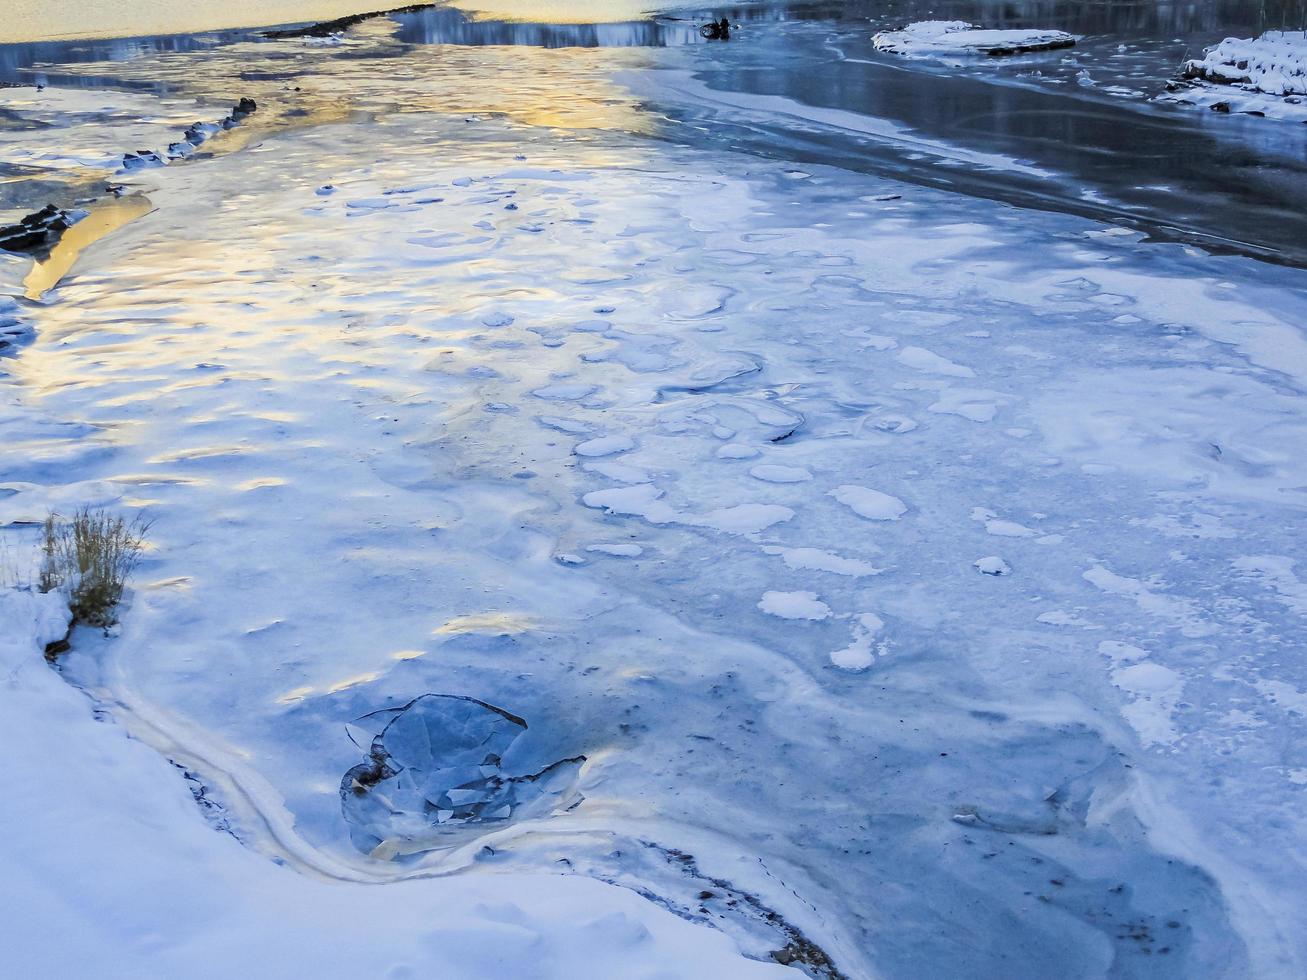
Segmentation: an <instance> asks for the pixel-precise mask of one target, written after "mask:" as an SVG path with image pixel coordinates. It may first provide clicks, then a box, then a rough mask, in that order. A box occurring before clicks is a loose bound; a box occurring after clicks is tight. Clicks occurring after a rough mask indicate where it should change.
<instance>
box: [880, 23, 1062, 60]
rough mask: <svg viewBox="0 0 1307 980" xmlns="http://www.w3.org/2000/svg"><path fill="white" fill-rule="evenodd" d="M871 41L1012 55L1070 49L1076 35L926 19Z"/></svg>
mask: <svg viewBox="0 0 1307 980" xmlns="http://www.w3.org/2000/svg"><path fill="white" fill-rule="evenodd" d="M871 43H872V44H874V45H875V46H876V50H878V51H884V52H886V53H887V54H906V55H937V54H951V55H958V54H983V55H1009V54H1025V53H1027V52H1030V51H1052V50H1054V49H1055V48H1069V47H1071V46H1072V45H1073V44H1075V43H1076V38H1075V35H1072V34H1068V33H1066V32H1065V31H1054V30H1038V29H1028V30H1015V31H986V30H981V29H979V28H977V27H976V26H975V25H973V24H968V23H967V22H966V21H964V20H923V21H917V22H916V23H914V24H909V25H908V26H907V27H905V28H903V29H902V30H901V31H881V32H880V33H878V34H876V35H874V36H873V37H872V39H871Z"/></svg>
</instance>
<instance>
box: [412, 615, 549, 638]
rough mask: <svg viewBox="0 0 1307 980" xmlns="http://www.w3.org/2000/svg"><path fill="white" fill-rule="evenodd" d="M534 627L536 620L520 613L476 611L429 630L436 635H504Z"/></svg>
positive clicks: (522, 631) (524, 631)
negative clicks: (473, 613)
mask: <svg viewBox="0 0 1307 980" xmlns="http://www.w3.org/2000/svg"><path fill="white" fill-rule="evenodd" d="M535 628H536V622H535V620H533V619H532V618H531V617H530V616H524V615H522V614H521V613H510V612H495V613H477V614H475V615H472V616H455V617H454V618H453V619H451V620H449V622H447V623H445V625H443V626H438V627H436V628H435V629H434V630H432V631H431V632H432V633H434V634H436V635H437V636H456V635H458V634H460V633H491V634H496V635H500V636H503V635H506V634H510V633H526V632H528V631H530V630H533V629H535Z"/></svg>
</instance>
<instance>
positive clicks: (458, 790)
mask: <svg viewBox="0 0 1307 980" xmlns="http://www.w3.org/2000/svg"><path fill="white" fill-rule="evenodd" d="M378 727H380V730H379V731H377V734H376V735H375V736H374V737H373V738H372V742H371V746H370V749H369V759H368V761H367V762H364V763H361V764H360V765H357V766H355V767H354V768H352V769H350V770H349V772H347V773H345V777H344V779H343V780H342V781H341V787H340V799H341V808H342V811H343V812H344V816H345V820H346V822H347V823H348V824H349V825H350V837H351V839H352V840H353V841H354V844H355V846H357V847H358V848H359V849H360V850H363V851H366V852H368V853H373V854H376V855H377V856H381V857H390V856H393V855H395V854H399V853H412V852H415V851H421V850H428V849H430V848H433V847H438V846H442V845H443V844H445V843H449V841H448V840H447V832H448V831H450V830H452V829H453V828H456V827H465V826H468V825H481V824H491V823H496V822H502V821H505V820H508V819H510V818H513V817H517V816H528V815H529V816H538V815H542V814H544V813H547V812H550V811H551V810H554V809H557V808H560V807H563V806H571V805H575V804H576V803H577V802H579V797H577V796H576V794H575V792H574V787H575V784H576V779H577V773H578V771H579V769H580V766H581V764H582V763H583V762H584V761H585V757H584V756H575V757H573V758H569V759H563V760H561V761H559V762H555V763H553V764H552V765H550V766H547V767H545V768H544V769H542V770H541V771H540V772H537V773H533V774H529V775H523V776H509V775H507V774H505V773H504V772H503V770H502V769H501V768H500V765H501V762H502V759H503V756H504V754H505V753H506V752H507V751H508V748H509V746H511V745H512V744H513V743H514V742H515V741H516V740H517V738H518V736H519V735H521V734H522V733H523V732H524V731H526V727H527V726H526V722H525V721H523V720H522V719H521V718H518V717H517V716H516V715H512V714H509V713H508V712H507V711H504V710H503V709H502V708H496V707H495V706H494V705H491V704H486V703H485V702H484V701H478V700H476V699H475V698H469V697H462V696H458V695H451V694H426V695H423V696H422V697H420V698H417V699H415V700H413V701H411V702H409V703H408V704H407V705H405V706H404V707H403V708H397V709H385V710H383V711H379V712H374V713H373V714H371V715H368V716H365V717H364V718H360V719H359V720H358V721H357V722H356V723H355V724H354V725H352V726H351V737H354V733H356V732H367V731H369V730H372V731H376V730H377V728H378ZM383 845H384V846H383Z"/></svg>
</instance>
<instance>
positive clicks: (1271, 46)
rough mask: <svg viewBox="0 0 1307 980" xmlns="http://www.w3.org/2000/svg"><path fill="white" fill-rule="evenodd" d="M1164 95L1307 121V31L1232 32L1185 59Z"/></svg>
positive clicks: (1214, 107)
mask: <svg viewBox="0 0 1307 980" xmlns="http://www.w3.org/2000/svg"><path fill="white" fill-rule="evenodd" d="M1168 92H1169V94H1167V95H1164V96H1160V97H1159V98H1160V99H1161V100H1162V101H1169V102H1178V103H1187V104H1190V105H1198V106H1203V107H1205V108H1208V109H1212V110H1215V111H1218V112H1240V113H1248V114H1250V115H1256V116H1266V117H1268V118H1272V119H1283V120H1290V121H1294V122H1307V31H1267V32H1266V33H1264V34H1262V35H1261V36H1259V37H1254V38H1234V37H1228V38H1226V39H1225V40H1223V41H1221V42H1220V43H1219V44H1215V45H1213V46H1212V47H1210V48H1208V49H1207V50H1206V51H1204V52H1203V56H1202V57H1201V58H1192V59H1190V60H1189V61H1187V62H1186V63H1185V65H1184V69H1183V71H1182V72H1181V81H1179V82H1175V83H1173V84H1171V85H1170V86H1168Z"/></svg>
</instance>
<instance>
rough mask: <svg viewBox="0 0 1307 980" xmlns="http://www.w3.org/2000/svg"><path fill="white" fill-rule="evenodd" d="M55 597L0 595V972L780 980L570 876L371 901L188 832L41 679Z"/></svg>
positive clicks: (132, 749)
mask: <svg viewBox="0 0 1307 980" xmlns="http://www.w3.org/2000/svg"><path fill="white" fill-rule="evenodd" d="M67 625H68V612H67V606H66V604H65V602H64V600H63V598H62V596H60V595H58V594H57V593H51V594H48V595H40V594H36V593H32V592H27V591H17V590H14V589H11V588H3V589H0V676H2V677H3V678H4V684H3V689H2V690H0V737H3V739H4V741H5V744H6V745H7V746H8V747H9V750H10V751H11V752H12V753H14V757H15V758H16V759H31V760H39V764H40V767H41V770H42V773H43V775H42V776H38V775H37V774H36V773H33V774H32V775H31V777H29V778H24V779H19V780H15V781H14V782H13V783H12V784H11V786H10V787H9V789H8V791H6V793H5V794H4V798H3V801H0V821H2V822H3V824H4V827H5V843H4V847H3V849H2V850H0V869H2V870H3V873H4V876H5V883H6V889H7V890H8V893H9V894H10V895H11V896H12V897H13V898H15V899H18V898H19V897H21V901H17V900H16V901H11V902H10V903H9V904H8V906H7V908H6V911H5V915H4V920H3V924H2V926H0V933H3V935H4V936H5V937H6V941H5V952H4V962H5V970H6V972H9V973H12V974H13V975H15V976H30V977H37V976H41V977H77V976H92V975H94V976H98V977H104V978H106V980H108V978H123V980H128V978H131V980H139V978H140V977H143V976H187V977H195V978H197V980H198V978H214V980H217V978H228V977H232V976H247V977H271V976H288V975H291V974H296V975H308V974H311V975H313V976H319V977H360V976H377V977H379V976H387V977H401V976H402V977H409V976H423V975H429V974H431V973H432V972H439V973H440V974H442V975H445V976H454V977H490V976H503V975H508V974H515V975H518V976H530V977H542V978H543V977H558V978H560V980H561V978H572V977H595V978H597V980H598V978H609V977H614V976H619V975H620V976H630V977H650V978H652V977H667V976H678V977H698V976H701V977H716V976H731V977H735V976H739V977H754V976H756V977H777V978H779V977H785V976H793V975H794V974H793V972H792V971H790V970H787V969H784V968H782V967H780V966H778V965H774V964H773V965H767V964H763V963H757V962H753V961H750V960H746V959H743V958H742V957H740V956H739V953H738V950H737V949H736V948H735V947H734V946H733V944H732V943H731V941H730V940H729V939H728V938H727V937H726V936H724V935H722V934H721V933H720V932H716V931H714V930H711V929H708V928H707V927H704V926H696V925H692V924H690V923H688V922H685V921H683V920H682V919H679V918H677V917H676V916H674V915H672V914H671V913H670V912H667V911H665V910H663V909H660V908H658V907H657V906H655V905H654V904H653V903H651V902H649V901H647V900H645V899H643V898H641V897H639V896H638V895H636V894H635V893H634V892H631V891H629V890H627V889H623V888H618V887H615V886H612V885H607V884H603V883H601V882H597V881H592V880H590V879H587V878H582V877H577V876H571V875H568V876H564V875H554V876H541V875H538V874H536V875H521V874H517V875H513V874H508V875H491V876H474V877H469V876H461V877H451V878H443V879H427V880H414V881H410V882H396V883H393V884H390V885H387V886H386V887H385V888H378V887H375V886H369V885H364V884H353V885H346V884H341V883H339V882H335V883H333V882H327V881H321V880H315V879H313V878H309V877H305V876H303V875H301V874H299V873H297V872H295V871H292V870H290V869H289V868H285V867H279V866H277V865H275V864H273V863H271V862H269V861H267V860H265V859H264V858H263V857H261V856H259V855H258V854H256V853H254V852H252V851H250V850H248V849H247V848H246V847H244V846H243V845H242V844H241V843H240V842H238V841H237V840H236V839H235V838H234V837H232V836H230V835H229V834H227V833H223V832H221V831H217V830H215V829H214V828H213V827H212V826H210V824H208V823H206V821H205V819H204V817H203V816H202V815H201V811H200V808H199V807H197V806H196V802H195V800H194V799H193V798H192V796H191V793H190V792H189V791H188V790H187V788H186V784H185V783H184V782H183V781H182V779H181V778H179V775H178V772H177V770H176V769H175V768H174V767H172V766H170V765H169V764H168V762H167V761H166V760H165V759H164V758H163V757H161V756H159V755H158V754H156V753H155V751H154V750H153V749H151V748H149V747H148V746H147V745H145V744H143V743H142V742H139V741H135V740H132V739H129V738H127V737H126V735H125V733H124V732H123V730H122V729H121V728H120V727H119V726H117V725H115V724H114V723H113V722H112V721H99V720H96V718H95V717H94V716H93V708H94V703H93V702H92V701H91V700H90V699H89V698H88V697H87V695H86V694H84V693H82V692H80V691H78V690H76V689H75V688H74V687H73V686H72V685H70V684H68V683H67V682H66V681H65V680H63V679H62V678H60V676H59V674H58V673H57V672H56V671H55V670H52V669H51V668H50V667H49V666H47V664H46V662H45V658H44V657H43V656H42V650H43V649H44V646H45V644H46V643H48V642H51V641H52V640H55V639H58V638H59V637H61V636H62V635H63V633H64V631H65V630H66V629H67Z"/></svg>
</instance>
